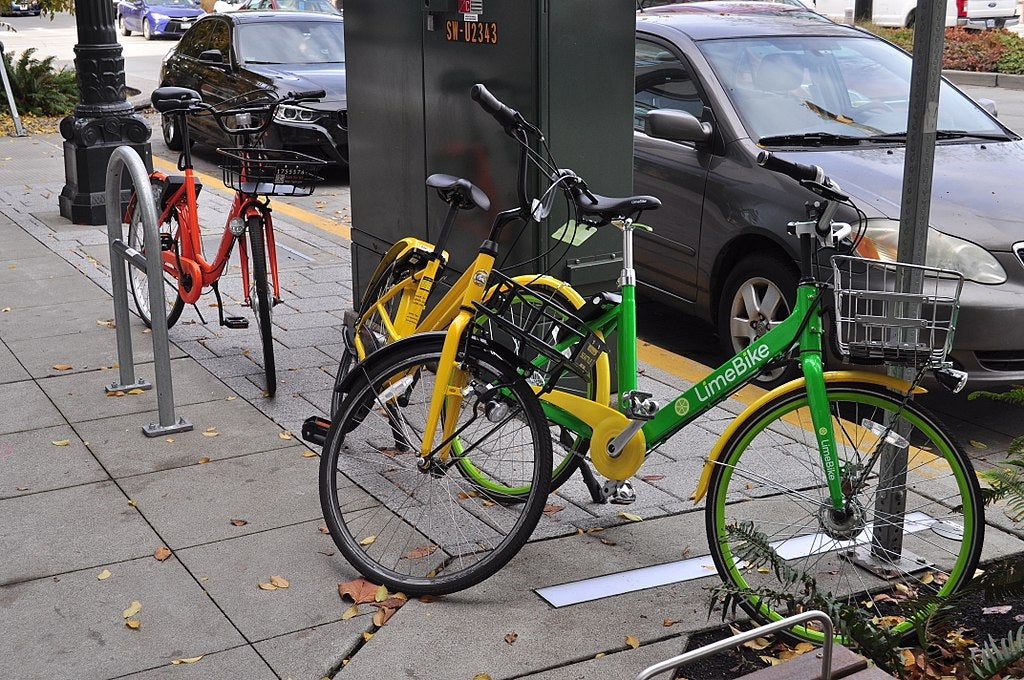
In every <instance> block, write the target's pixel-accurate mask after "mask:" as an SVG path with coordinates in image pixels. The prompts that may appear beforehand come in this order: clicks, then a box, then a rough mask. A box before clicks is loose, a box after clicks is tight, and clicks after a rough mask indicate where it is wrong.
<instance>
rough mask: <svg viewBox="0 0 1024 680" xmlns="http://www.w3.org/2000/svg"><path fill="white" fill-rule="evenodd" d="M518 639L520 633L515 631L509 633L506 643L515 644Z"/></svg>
mask: <svg viewBox="0 0 1024 680" xmlns="http://www.w3.org/2000/svg"><path fill="white" fill-rule="evenodd" d="M518 639H519V633H517V632H515V631H512V632H511V633H509V634H508V635H506V636H505V642H507V643H509V644H512V643H513V642H515V641H516V640H518Z"/></svg>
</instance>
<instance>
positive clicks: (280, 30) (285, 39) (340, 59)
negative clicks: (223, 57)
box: [237, 21, 345, 64]
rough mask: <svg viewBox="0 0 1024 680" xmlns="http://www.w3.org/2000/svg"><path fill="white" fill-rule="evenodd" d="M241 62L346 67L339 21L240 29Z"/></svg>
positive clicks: (265, 24) (275, 24) (279, 24)
mask: <svg viewBox="0 0 1024 680" xmlns="http://www.w3.org/2000/svg"><path fill="white" fill-rule="evenodd" d="M237 34H238V49H239V58H240V59H241V60H242V61H243V62H245V63H249V64H343V63H345V29H344V25H343V24H342V23H341V22H340V21H289V22H283V21H274V22H269V23H262V24H246V25H244V26H239V27H238V28H237Z"/></svg>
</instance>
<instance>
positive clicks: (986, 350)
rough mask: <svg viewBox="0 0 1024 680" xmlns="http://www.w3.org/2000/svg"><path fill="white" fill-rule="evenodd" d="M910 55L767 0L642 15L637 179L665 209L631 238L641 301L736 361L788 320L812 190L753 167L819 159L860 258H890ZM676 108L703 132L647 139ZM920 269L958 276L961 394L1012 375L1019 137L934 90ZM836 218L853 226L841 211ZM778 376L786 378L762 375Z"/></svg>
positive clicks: (1023, 328)
mask: <svg viewBox="0 0 1024 680" xmlns="http://www.w3.org/2000/svg"><path fill="white" fill-rule="evenodd" d="M910 69H911V59H910V57H909V55H907V54H906V53H905V52H903V51H902V50H900V49H898V48H896V47H894V46H893V45H891V44H890V43H888V42H886V41H884V40H881V39H879V38H878V37H876V36H874V35H872V34H870V33H868V32H867V31H864V30H861V29H858V28H855V27H851V26H844V25H839V24H835V23H832V22H830V21H828V20H826V19H824V18H822V17H820V16H819V15H816V14H814V13H811V12H807V11H801V10H794V9H792V8H787V7H784V6H782V5H769V4H766V3H712V2H709V3H692V4H686V5H676V6H670V7H665V8H657V9H655V10H647V11H646V12H645V13H643V14H638V16H637V31H636V98H635V121H634V122H635V126H636V132H635V136H634V145H635V146H634V183H635V187H634V188H635V190H636V192H637V193H646V194H653V195H655V196H658V197H660V198H661V199H662V201H663V202H664V205H663V207H662V209H660V210H658V211H655V212H652V213H650V214H648V215H644V218H645V222H648V223H649V224H650V225H651V226H652V227H653V228H654V232H653V234H643V235H641V236H640V237H638V239H637V243H636V261H637V265H638V273H639V277H640V279H641V281H642V285H643V288H642V289H641V290H642V292H645V293H646V294H648V295H654V296H656V297H658V298H661V299H663V300H665V301H667V302H669V304H671V305H673V306H675V307H677V308H679V309H681V310H683V311H684V312H686V313H688V314H691V315H694V316H697V317H700V318H702V319H705V320H708V321H710V322H712V323H714V324H715V326H716V328H717V329H718V333H719V336H720V338H721V340H722V344H723V349H728V350H729V353H730V354H731V353H732V352H733V351H736V350H738V349H740V348H742V347H744V346H745V345H747V344H749V342H750V340H751V338H753V337H756V336H757V335H759V334H760V333H763V332H764V330H765V329H766V328H768V327H770V326H771V325H772V324H773V322H775V321H777V320H779V319H781V318H783V317H784V316H785V315H786V314H787V313H788V311H789V305H790V301H791V300H792V298H793V294H794V290H795V285H796V279H797V269H796V266H795V259H796V252H795V245H796V240H795V239H793V238H792V237H790V236H788V235H787V234H786V223H787V222H789V221H792V220H794V219H799V218H800V217H802V215H803V214H804V203H805V202H806V201H809V200H813V198H814V196H813V194H811V193H810V192H809V191H807V190H805V189H804V188H802V187H800V186H799V185H798V184H796V183H794V182H793V181H791V180H789V179H788V178H785V177H783V176H781V175H777V174H775V173H772V172H769V171H767V170H764V169H763V168H761V167H759V166H758V165H757V163H756V162H755V158H756V156H757V154H758V152H760V151H761V150H764V149H767V150H769V151H772V152H773V153H775V154H777V155H779V156H780V157H782V158H786V159H789V160H792V161H797V162H800V163H809V164H815V165H819V166H821V167H822V168H824V170H825V172H827V173H828V174H829V175H830V176H831V177H833V178H834V179H835V180H836V181H837V182H838V183H839V185H840V186H841V187H842V188H843V190H844V191H845V192H846V193H849V194H850V195H851V196H852V198H853V200H854V202H855V204H856V205H857V207H858V208H859V209H860V210H862V211H863V212H864V216H865V218H866V222H865V223H864V224H866V232H865V238H864V239H863V240H862V241H861V242H860V245H859V247H858V251H859V253H860V254H862V255H865V256H869V257H877V258H882V259H895V252H896V244H897V238H898V233H899V222H898V220H899V217H900V200H901V193H902V178H903V162H904V154H905V134H906V121H907V110H908V100H909V83H910ZM655 109H675V110H680V111H684V112H688V113H689V114H692V115H693V116H694V117H696V118H697V119H699V120H700V121H701V122H703V123H706V125H703V126H701V125H696V124H695V125H693V126H691V127H692V129H693V132H692V134H690V135H688V136H687V137H686V138H685V139H675V140H666V139H656V138H653V137H651V136H648V135H647V134H645V133H644V132H643V130H644V120H645V118H646V116H647V114H648V113H649V112H650V111H652V110H655ZM938 128H939V134H938V141H937V148H936V150H935V176H934V185H933V188H932V203H931V217H930V225H931V228H930V230H929V240H928V264H931V265H934V266H942V267H946V268H950V269H957V270H959V271H962V272H963V273H964V276H965V277H966V279H967V281H966V284H965V286H964V290H963V294H962V296H961V305H962V306H961V311H960V322H959V328H958V331H957V334H956V340H955V344H954V351H953V352H952V354H951V357H952V358H953V360H954V361H955V363H956V364H957V365H958V366H959V367H960V368H963V369H965V370H967V371H968V372H969V375H970V381H971V384H972V385H973V386H981V385H999V384H1009V383H1021V382H1024V262H1022V256H1024V220H1022V219H1021V215H1022V213H1024V200H1022V198H1021V193H1020V191H1019V188H1018V187H1017V185H1018V183H1019V182H1020V178H1021V177H1024V143H1022V142H1021V138H1020V137H1019V136H1018V135H1016V134H1014V133H1013V132H1011V131H1010V130H1009V129H1007V128H1006V127H1004V126H1003V125H1001V124H1000V123H999V122H998V121H997V120H996V119H995V118H993V117H992V116H991V115H989V114H988V113H987V112H986V111H985V110H984V109H982V108H981V107H979V106H978V105H977V104H976V103H974V102H973V101H972V100H971V99H969V98H968V97H966V96H965V95H964V94H962V93H961V92H960V91H959V90H957V89H956V88H955V87H954V86H953V85H951V84H950V83H948V82H945V81H943V83H942V85H941V94H940V104H939V111H938ZM839 218H840V219H843V220H845V221H848V222H851V223H857V218H858V215H857V214H856V213H855V212H853V210H852V209H850V210H847V211H846V212H845V213H842V212H841V213H840V215H839ZM766 377H767V378H769V379H776V380H777V379H781V378H782V377H784V375H783V373H782V371H781V370H778V371H775V372H774V373H772V374H770V375H768V376H766Z"/></svg>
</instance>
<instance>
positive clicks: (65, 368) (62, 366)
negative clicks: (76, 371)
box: [53, 364, 74, 371]
mask: <svg viewBox="0 0 1024 680" xmlns="http://www.w3.org/2000/svg"><path fill="white" fill-rule="evenodd" d="M72 368H74V366H72V365H71V364H54V365H53V370H55V371H70V370H71V369H72Z"/></svg>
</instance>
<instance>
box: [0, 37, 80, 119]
mask: <svg viewBox="0 0 1024 680" xmlns="http://www.w3.org/2000/svg"><path fill="white" fill-rule="evenodd" d="M35 51H36V48H34V47H30V48H28V49H27V50H24V51H23V52H22V53H21V54H20V55H18V57H17V59H15V58H14V57H15V55H14V53H13V52H12V53H11V54H10V55H9V56H8V55H7V54H6V53H5V54H4V66H5V68H6V69H7V75H8V78H9V79H10V82H11V91H12V92H13V94H14V103H15V106H16V107H17V108H18V113H19V114H22V115H32V116H61V115H64V114H67V113H70V112H71V111H72V110H73V109H74V108H75V104H76V103H77V102H78V83H77V81H76V78H75V72H74V71H72V70H70V69H66V68H59V69H58V68H55V67H54V65H53V61H54V59H55V57H52V56H50V57H46V58H45V59H42V60H39V59H36V58H34V57H33V56H32V55H33V54H34V53H35ZM6 109H7V100H6V99H4V98H0V110H6Z"/></svg>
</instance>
